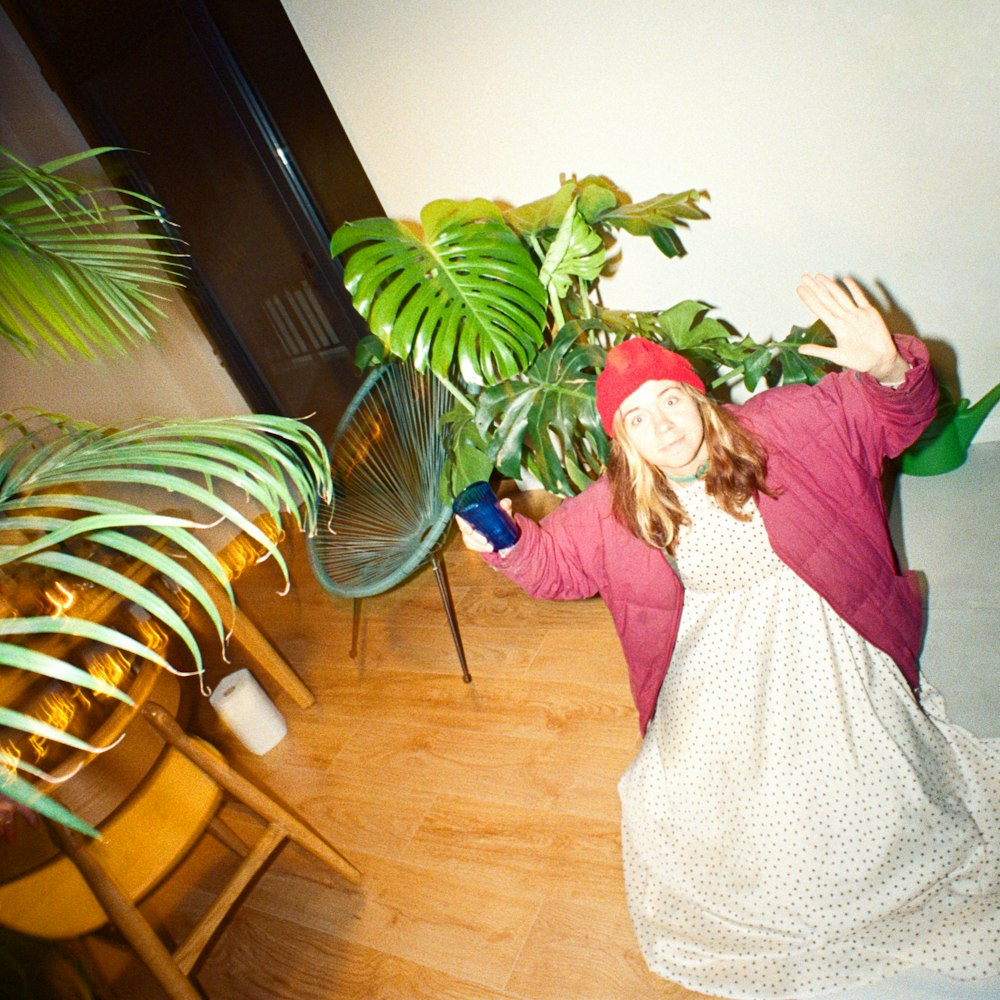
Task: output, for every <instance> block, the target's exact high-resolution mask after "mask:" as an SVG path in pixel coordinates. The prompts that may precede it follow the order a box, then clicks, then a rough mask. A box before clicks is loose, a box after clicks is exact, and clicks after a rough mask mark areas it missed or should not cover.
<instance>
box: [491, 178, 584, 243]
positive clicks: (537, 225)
mask: <svg viewBox="0 0 1000 1000" xmlns="http://www.w3.org/2000/svg"><path fill="white" fill-rule="evenodd" d="M575 195H576V184H575V183H574V182H573V181H566V182H565V183H563V184H561V185H560V186H559V190H558V191H557V192H556V193H555V194H553V195H549V196H548V197H547V198H539V199H538V201H532V202H529V203H528V204H527V205H521V206H520V207H518V208H510V209H508V210H507V211H506V212H505V213H504V219H505V220H506V222H507V225H508V226H510V228H511V229H513V230H514V232H515V233H517V234H518V235H520V236H522V237H524V238H527V237H529V236H537V235H539V234H540V233H543V232H545V231H546V230H549V229H558V228H559V226H560V225H561V223H562V221H563V219H564V218H565V216H566V211H567V209H568V208H569V206H570V205H571V204H572V202H573V199H574V197H575Z"/></svg>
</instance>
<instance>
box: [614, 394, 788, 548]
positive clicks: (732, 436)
mask: <svg viewBox="0 0 1000 1000" xmlns="http://www.w3.org/2000/svg"><path fill="white" fill-rule="evenodd" d="M681 388H682V389H683V390H684V391H685V392H687V393H688V394H689V395H690V396H692V397H693V399H694V400H695V402H696V403H697V404H698V411H699V413H700V414H701V419H702V423H703V425H704V428H705V444H706V446H707V450H708V471H707V472H706V474H705V489H706V491H707V492H708V493H709V495H711V496H713V497H714V498H715V500H716V502H717V503H718V504H719V506H720V507H722V509H723V510H724V511H726V513H728V514H731V515H732V516H733V517H735V518H738V519H739V520H741V521H747V520H749V519H750V515H749V514H747V513H746V512H745V511H744V509H743V508H744V507H745V506H746V503H747V501H748V500H749V499H750V498H751V497H756V496H757V495H758V494H760V493H765V494H767V495H768V496H774V495H775V493H774V491H772V490H771V489H769V488H768V486H767V485H766V483H765V479H766V477H767V455H766V453H765V451H764V447H763V445H762V444H761V443H760V442H759V441H758V440H757V439H756V438H755V437H754V436H753V435H752V434H751V433H750V432H749V431H747V430H746V429H745V428H743V427H742V426H741V425H740V423H739V422H738V421H737V420H736V418H735V417H734V416H733V415H732V414H731V413H730V412H729V411H728V410H725V409H723V407H721V406H719V405H718V404H717V403H716V402H715V401H714V400H712V399H710V398H709V397H708V396H706V395H704V394H703V393H700V392H698V390H697V389H695V388H693V387H692V386H689V385H686V384H684V383H681ZM607 476H608V482H609V483H610V485H611V510H612V513H613V514H614V515H615V517H617V518H618V520H619V521H621V523H622V524H624V525H625V526H626V527H627V528H628V529H629V531H631V532H632V534H633V535H635V536H636V537H637V538H641V539H642V540H643V541H644V542H646V543H647V544H649V545H652V546H653V547H654V548H662V549H666V550H667V552H669V553H670V554H671V555H673V554H674V552H675V550H676V548H677V532H678V530H679V528H680V526H681V525H682V524H690V523H691V520H690V518H689V517H688V515H687V511H685V510H684V507H683V505H682V504H681V502H680V500H679V499H678V496H677V493H676V491H675V490H674V488H673V485H672V484H671V482H670V478H669V476H667V475H666V474H665V473H664V472H662V471H661V470H660V469H658V468H657V467H656V466H654V465H652V464H651V463H650V462H647V461H646V460H645V459H644V458H643V457H642V456H641V455H640V454H639V452H638V451H637V450H636V448H635V446H634V445H633V444H632V442H631V441H630V440H629V438H628V433H627V431H626V429H625V425H624V422H623V420H622V416H621V414H620V413H619V414H617V415H616V416H615V422H614V437H613V438H612V439H611V454H610V456H609V458H608V467H607Z"/></svg>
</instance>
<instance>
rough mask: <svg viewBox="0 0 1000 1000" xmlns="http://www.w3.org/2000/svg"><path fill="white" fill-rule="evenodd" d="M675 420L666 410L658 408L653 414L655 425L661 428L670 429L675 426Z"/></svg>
mask: <svg viewBox="0 0 1000 1000" xmlns="http://www.w3.org/2000/svg"><path fill="white" fill-rule="evenodd" d="M673 423H674V422H673V421H672V420H671V419H670V414H668V413H667V412H666V411H664V410H657V411H656V412H655V413H654V414H653V426H654V427H655V428H656V429H657V430H658V431H659V430H669V429H670V428H671V427H672V426H673Z"/></svg>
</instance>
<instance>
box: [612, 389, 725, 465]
mask: <svg viewBox="0 0 1000 1000" xmlns="http://www.w3.org/2000/svg"><path fill="white" fill-rule="evenodd" d="M618 412H619V414H620V415H621V418H622V425H623V427H624V433H625V434H627V435H628V439H629V440H630V441H631V442H632V444H633V446H634V447H635V450H636V451H637V452H639V454H640V455H641V456H642V457H643V458H644V459H645V460H646V461H647V462H649V463H650V464H651V465H655V466H656V467H657V468H658V469H660V470H661V471H662V472H664V473H666V475H668V476H673V477H675V478H676V477H681V476H693V475H694V474H695V472H696V471H697V470H698V467H699V466H700V465H701V464H702V463H703V462H704V461H705V459H706V458H707V457H708V449H707V447H706V445H705V425H704V423H703V421H702V419H701V410H700V409H699V408H698V403H697V402H696V400H695V399H694V397H693V396H691V395H690V394H689V393H688V392H687V391H686V389H685V388H684V386H683V384H682V383H681V382H674V381H671V380H669V379H663V380H657V381H651V382H645V383H643V384H642V385H641V386H640V387H639V388H638V389H636V390H635V392H633V393H632V395H631V396H628V397H626V399H625V402H624V403H622V405H621V408H620V409H619V411H618Z"/></svg>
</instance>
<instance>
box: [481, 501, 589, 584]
mask: <svg viewBox="0 0 1000 1000" xmlns="http://www.w3.org/2000/svg"><path fill="white" fill-rule="evenodd" d="M594 489H595V487H594V486H591V487H589V488H588V489H587V490H585V491H584V492H583V493H581V494H580V495H579V496H576V497H571V498H570V499H568V500H564V501H563V502H562V503H561V504H560V505H559V506H558V507H557V508H556V509H555V510H554V511H553V512H552V513H551V514H548V515H547V516H546V517H544V518H543V519H542V520H541V521H540V522H538V523H536V522H535V521H532V520H531V519H530V518H527V517H525V516H524V515H523V514H517V515H515V520H516V521H517V524H518V527H519V528H520V529H521V537H520V538H519V539H518V540H517V542H516V543H515V544H514V545H513V547H512V548H510V549H509V550H508V551H507V552H506V554H505V555H503V556H501V555H500V554H499V553H495V552H494V553H488V554H486V555H484V556H483V558H484V559H485V560H486V561H487V562H488V563H489V564H490V565H491V566H493V567H495V568H496V569H498V570H499V571H500V572H501V573H503V574H504V575H505V576H507V577H509V578H510V579H511V580H512V581H513V582H514V583H516V584H517V585H518V586H519V587H521V588H522V589H523V590H524V591H525V592H526V593H527V594H529V595H530V596H531V597H542V598H548V599H550V600H564V601H570V600H577V599H579V598H584V597H593V596H594V595H595V594H596V593H597V592H598V590H599V589H600V569H599V567H600V565H601V563H602V557H601V553H602V544H601V530H600V523H599V522H600V514H599V513H598V511H597V510H596V509H595V505H594V503H593V500H594V497H593V495H588V494H591V491H593V490H594Z"/></svg>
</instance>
